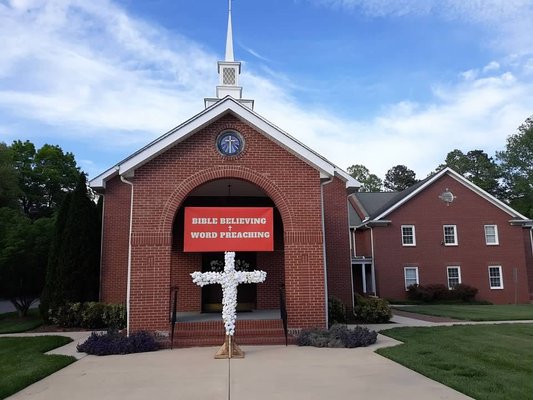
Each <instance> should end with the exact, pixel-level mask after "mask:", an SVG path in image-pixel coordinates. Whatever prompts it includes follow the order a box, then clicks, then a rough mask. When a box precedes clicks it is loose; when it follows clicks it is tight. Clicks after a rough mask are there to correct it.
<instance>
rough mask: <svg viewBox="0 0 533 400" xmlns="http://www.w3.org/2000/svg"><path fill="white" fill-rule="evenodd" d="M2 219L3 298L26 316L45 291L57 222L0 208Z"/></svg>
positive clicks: (0, 267) (0, 263)
mask: <svg viewBox="0 0 533 400" xmlns="http://www.w3.org/2000/svg"><path fill="white" fill-rule="evenodd" d="M0 220H1V221H2V224H1V225H0V297H3V298H7V299H9V300H10V301H11V302H12V303H13V305H14V306H15V308H16V309H17V311H18V313H19V315H20V316H25V315H26V313H27V312H28V309H29V307H30V306H31V304H32V303H33V302H34V301H35V300H36V299H37V298H39V295H40V294H41V292H42V290H43V286H44V280H45V274H46V264H47V256H48V249H49V247H50V241H51V236H52V229H53V221H52V219H50V218H40V219H38V220H37V221H35V222H33V221H31V220H30V219H29V218H28V217H26V216H25V215H23V214H21V213H20V212H19V211H18V210H13V209H10V208H0Z"/></svg>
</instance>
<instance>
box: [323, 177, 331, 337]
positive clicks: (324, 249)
mask: <svg viewBox="0 0 533 400" xmlns="http://www.w3.org/2000/svg"><path fill="white" fill-rule="evenodd" d="M332 181H333V176H332V177H331V178H329V179H328V180H327V181H324V182H321V183H320V201H321V202H322V207H321V208H322V257H323V258H324V300H325V311H326V328H327V327H328V326H329V318H328V308H329V307H328V268H327V261H326V222H325V214H324V186H326V185H327V184H328V183H331V182H332Z"/></svg>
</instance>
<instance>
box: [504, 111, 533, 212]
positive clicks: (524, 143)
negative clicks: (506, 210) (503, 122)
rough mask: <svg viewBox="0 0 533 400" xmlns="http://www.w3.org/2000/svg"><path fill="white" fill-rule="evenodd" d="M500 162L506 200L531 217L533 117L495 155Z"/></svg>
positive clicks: (532, 201) (532, 205) (532, 195)
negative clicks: (502, 149)
mask: <svg viewBox="0 0 533 400" xmlns="http://www.w3.org/2000/svg"><path fill="white" fill-rule="evenodd" d="M496 157H497V158H498V160H500V162H501V164H500V165H501V168H502V171H503V181H504V187H505V189H506V196H507V200H508V201H509V202H510V204H511V206H512V207H513V208H515V209H516V210H517V211H519V212H520V213H522V214H524V215H526V216H528V217H529V218H532V217H533V116H531V117H529V118H527V119H526V120H525V122H524V123H523V124H522V125H520V126H519V127H518V132H517V133H515V134H514V135H511V136H509V137H508V138H507V144H506V148H505V150H504V151H500V152H497V153H496Z"/></svg>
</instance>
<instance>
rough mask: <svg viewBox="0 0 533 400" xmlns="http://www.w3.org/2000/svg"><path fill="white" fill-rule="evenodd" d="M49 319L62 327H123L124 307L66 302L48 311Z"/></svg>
mask: <svg viewBox="0 0 533 400" xmlns="http://www.w3.org/2000/svg"><path fill="white" fill-rule="evenodd" d="M48 315H49V320H50V322H52V323H53V324H56V325H58V326H60V327H62V328H78V327H82V328H86V329H102V328H104V327H108V328H111V329H116V330H120V329H124V328H125V327H126V307H125V306H124V305H122V304H105V303H97V302H88V303H66V304H64V305H62V306H59V307H57V308H56V309H53V310H50V311H49V314H48Z"/></svg>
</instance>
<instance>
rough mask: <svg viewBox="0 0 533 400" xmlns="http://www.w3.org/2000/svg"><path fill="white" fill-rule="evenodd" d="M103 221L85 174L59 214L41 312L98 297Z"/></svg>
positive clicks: (66, 199) (68, 196) (44, 312)
mask: <svg viewBox="0 0 533 400" xmlns="http://www.w3.org/2000/svg"><path fill="white" fill-rule="evenodd" d="M99 271H100V221H99V220H98V210H97V205H96V204H95V203H94V202H93V201H92V199H91V193H90V191H89V189H88V187H87V181H86V178H85V175H84V174H80V176H79V180H78V184H77V186H76V188H75V189H74V191H73V192H71V193H69V194H68V195H67V197H66V198H65V200H64V202H63V204H62V205H61V208H60V210H59V213H58V215H57V220H56V225H55V233H54V239H53V242H52V246H51V250H50V257H49V261H48V269H47V275H46V287H45V291H44V292H43V301H42V303H43V306H42V307H41V311H42V312H43V314H45V315H46V312H47V309H48V307H51V308H54V307H56V306H58V305H60V304H63V303H65V302H83V301H94V300H98V291H99Z"/></svg>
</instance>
